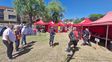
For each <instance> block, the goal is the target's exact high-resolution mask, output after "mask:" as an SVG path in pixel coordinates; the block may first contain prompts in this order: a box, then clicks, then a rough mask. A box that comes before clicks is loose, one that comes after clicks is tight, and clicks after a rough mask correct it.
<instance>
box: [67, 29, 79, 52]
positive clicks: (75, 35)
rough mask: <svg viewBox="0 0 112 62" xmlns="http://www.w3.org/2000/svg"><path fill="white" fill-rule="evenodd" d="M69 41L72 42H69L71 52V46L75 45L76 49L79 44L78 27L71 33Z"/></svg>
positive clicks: (68, 46) (68, 50)
mask: <svg viewBox="0 0 112 62" xmlns="http://www.w3.org/2000/svg"><path fill="white" fill-rule="evenodd" d="M69 39H70V41H69V42H68V45H67V49H66V51H67V52H70V51H71V46H72V45H73V46H74V48H75V47H76V46H77V43H78V41H79V35H78V31H77V30H76V27H74V28H72V30H71V31H70V33H69Z"/></svg>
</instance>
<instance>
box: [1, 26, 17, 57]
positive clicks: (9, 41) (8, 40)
mask: <svg viewBox="0 0 112 62" xmlns="http://www.w3.org/2000/svg"><path fill="white" fill-rule="evenodd" d="M12 29H13V25H9V26H8V28H7V29H6V30H4V32H3V35H2V40H3V43H4V45H6V47H7V56H8V58H9V59H12V58H13V57H12V52H13V42H15V40H16V37H15V35H14V33H13V31H12Z"/></svg>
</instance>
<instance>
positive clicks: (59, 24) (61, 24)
mask: <svg viewBox="0 0 112 62" xmlns="http://www.w3.org/2000/svg"><path fill="white" fill-rule="evenodd" d="M57 25H58V26H65V24H64V23H62V22H59V23H58V24H57Z"/></svg>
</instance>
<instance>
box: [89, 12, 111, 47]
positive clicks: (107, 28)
mask: <svg viewBox="0 0 112 62" xmlns="http://www.w3.org/2000/svg"><path fill="white" fill-rule="evenodd" d="M89 25H90V27H91V26H96V29H97V30H99V28H97V27H99V26H100V28H101V29H100V31H99V32H100V33H101V32H103V33H102V34H103V35H105V37H106V42H105V47H107V40H108V38H110V39H112V34H111V33H112V32H111V31H112V12H108V13H107V14H106V15H105V16H104V17H103V18H100V19H98V20H96V21H95V22H92V23H90V24H89ZM93 30H94V29H93ZM100 33H99V35H100Z"/></svg>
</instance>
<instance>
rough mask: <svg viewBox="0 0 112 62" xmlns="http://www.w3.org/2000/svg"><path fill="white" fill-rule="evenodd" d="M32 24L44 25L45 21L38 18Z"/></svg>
mask: <svg viewBox="0 0 112 62" xmlns="http://www.w3.org/2000/svg"><path fill="white" fill-rule="evenodd" d="M34 24H36V25H45V24H46V23H45V22H43V21H42V20H39V21H37V22H35V23H34Z"/></svg>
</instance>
